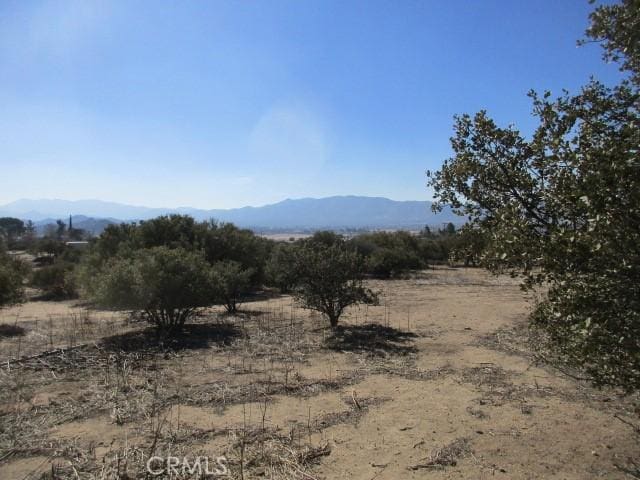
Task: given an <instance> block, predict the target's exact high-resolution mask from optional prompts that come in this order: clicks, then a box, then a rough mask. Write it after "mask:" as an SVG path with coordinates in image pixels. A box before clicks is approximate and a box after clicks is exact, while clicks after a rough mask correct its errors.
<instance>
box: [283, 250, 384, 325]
mask: <svg viewBox="0 0 640 480" xmlns="http://www.w3.org/2000/svg"><path fill="white" fill-rule="evenodd" d="M363 271H364V259H363V257H362V256H361V255H359V254H358V253H357V252H355V251H354V250H353V249H351V248H348V246H347V245H346V244H345V242H343V241H340V242H336V243H334V244H332V245H326V244H324V243H320V242H306V243H305V244H303V245H302V246H301V247H300V248H299V249H298V250H297V252H296V274H297V277H298V282H297V283H298V285H297V287H296V289H295V291H294V296H295V298H296V299H297V300H298V302H299V303H300V304H301V305H302V306H303V307H304V308H308V309H310V310H316V311H318V312H320V313H322V314H323V315H324V316H325V317H326V318H327V319H328V320H329V323H330V325H331V328H334V329H335V328H336V327H337V326H338V320H339V318H340V316H341V315H342V313H343V312H344V310H345V309H346V308H347V307H349V306H351V305H355V304H358V303H366V304H377V302H378V296H377V294H376V293H375V292H373V291H371V290H370V289H368V288H365V287H364V285H363V281H362V277H363Z"/></svg>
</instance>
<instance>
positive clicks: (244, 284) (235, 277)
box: [211, 260, 254, 313]
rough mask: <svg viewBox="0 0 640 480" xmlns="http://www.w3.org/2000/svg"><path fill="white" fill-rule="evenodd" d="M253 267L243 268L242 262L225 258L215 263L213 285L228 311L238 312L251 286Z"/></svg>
mask: <svg viewBox="0 0 640 480" xmlns="http://www.w3.org/2000/svg"><path fill="white" fill-rule="evenodd" d="M253 273H254V272H253V270H252V269H251V268H248V269H243V268H242V265H241V264H240V262H236V261H233V260H225V261H222V262H218V263H216V264H214V265H213V267H212V269H211V275H212V285H213V288H214V290H215V292H216V294H217V296H218V298H219V299H220V300H221V301H222V303H223V305H224V307H225V308H226V310H227V312H228V313H236V312H237V311H238V305H239V304H240V300H241V299H242V296H243V295H245V294H246V293H247V291H248V290H249V287H250V286H251V277H252V275H253Z"/></svg>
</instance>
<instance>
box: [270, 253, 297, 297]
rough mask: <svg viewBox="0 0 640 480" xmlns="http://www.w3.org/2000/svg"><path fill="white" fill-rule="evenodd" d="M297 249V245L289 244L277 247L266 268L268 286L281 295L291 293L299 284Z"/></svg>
mask: <svg viewBox="0 0 640 480" xmlns="http://www.w3.org/2000/svg"><path fill="white" fill-rule="evenodd" d="M295 249H296V246H295V245H290V244H287V243H279V244H277V245H275V246H274V248H273V250H272V251H271V256H270V257H269V259H268V260H267V264H266V266H265V275H266V279H267V282H268V284H269V285H273V286H275V287H277V288H278V289H279V290H280V292H281V293H289V292H290V291H291V289H292V288H293V287H294V286H295V284H296V282H297V276H296V271H295V268H296V254H295Z"/></svg>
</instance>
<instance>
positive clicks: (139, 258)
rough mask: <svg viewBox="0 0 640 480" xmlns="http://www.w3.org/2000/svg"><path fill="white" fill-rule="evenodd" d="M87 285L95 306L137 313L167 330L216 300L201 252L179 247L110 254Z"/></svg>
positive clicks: (179, 325)
mask: <svg viewBox="0 0 640 480" xmlns="http://www.w3.org/2000/svg"><path fill="white" fill-rule="evenodd" d="M91 283H92V285H91V287H90V289H89V292H90V294H91V297H92V299H93V300H94V301H95V302H96V303H97V304H98V305H101V306H103V307H107V308H115V309H126V310H133V311H136V312H139V313H141V314H142V315H143V316H145V317H146V318H147V320H148V321H149V322H151V323H152V324H154V325H155V326H156V327H157V328H158V330H160V331H163V332H167V333H175V332H177V331H179V330H180V329H181V328H182V327H183V325H184V324H185V322H187V321H188V320H189V319H190V318H192V317H193V316H194V315H195V314H196V313H197V311H198V309H199V308H201V307H206V306H209V305H211V304H213V303H214V302H215V301H216V292H215V290H214V288H213V285H212V282H211V269H210V266H209V265H208V264H207V262H206V261H205V260H204V256H203V255H202V254H201V253H198V252H190V251H187V250H185V249H183V248H175V249H170V248H168V247H164V246H162V247H154V248H150V249H140V250H136V251H135V252H134V253H133V254H132V255H131V256H126V257H124V256H123V257H119V256H116V257H113V258H111V259H110V260H109V261H108V262H106V264H105V265H104V266H103V268H102V269H101V270H100V271H99V272H97V273H96V274H95V276H94V278H92V279H91Z"/></svg>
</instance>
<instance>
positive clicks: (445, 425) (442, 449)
mask: <svg viewBox="0 0 640 480" xmlns="http://www.w3.org/2000/svg"><path fill="white" fill-rule="evenodd" d="M374 287H376V288H381V289H382V290H384V291H385V296H384V299H383V304H382V305H381V306H380V307H369V308H366V307H361V308H355V309H352V310H350V311H349V312H348V313H347V316H346V317H345V319H344V322H343V326H342V328H340V329H339V330H338V331H335V332H331V331H330V330H329V329H327V328H326V326H325V324H324V323H323V322H322V320H321V319H320V318H319V317H318V316H317V315H313V314H310V313H309V312H307V311H304V310H300V309H298V308H297V307H296V306H295V305H294V304H293V303H292V302H291V300H290V299H289V298H286V297H285V298H280V299H278V298H275V299H263V300H259V301H256V302H252V303H248V304H246V305H245V311H244V312H243V313H241V314H238V315H236V316H228V315H225V314H223V313H222V312H220V311H218V310H215V309H214V310H211V311H207V312H204V313H203V315H202V316H201V317H199V318H198V319H197V321H196V322H195V323H194V324H192V325H190V326H188V328H187V329H186V330H185V332H184V334H183V335H181V336H178V337H176V338H172V339H167V338H159V337H157V336H156V334H155V332H154V331H153V330H150V329H148V328H146V326H145V325H143V324H140V323H138V322H134V321H131V320H130V319H129V318H128V317H127V316H126V315H121V314H115V313H112V312H99V311H89V310H86V309H83V308H82V307H80V306H77V305H75V304H73V303H71V302H59V303H47V302H31V303H29V304H27V305H25V306H24V307H22V308H16V309H12V310H8V311H4V312H3V313H2V317H1V318H0V325H2V327H1V328H0V332H4V331H6V332H9V334H2V333H0V357H1V358H2V363H1V364H0V477H1V478H9V479H11V478H20V479H28V478H32V479H34V478H50V479H54V478H55V479H74V480H78V479H82V480H85V479H116V478H118V479H119V478H141V477H144V476H145V475H146V473H145V468H146V467H145V463H146V460H147V459H148V458H149V457H150V456H152V455H154V454H158V455H167V454H171V455H173V456H178V457H182V456H186V457H188V458H195V457H197V456H198V455H204V456H211V455H214V456H224V457H225V458H226V459H227V461H228V466H229V469H230V472H229V476H228V478H238V479H250V478H270V479H320V478H337V477H347V476H348V477H351V478H373V477H375V478H379V479H383V478H389V479H391V478H420V476H421V475H423V474H424V470H425V469H427V470H431V471H433V473H434V474H437V471H438V470H443V469H446V470H447V471H449V470H455V471H456V472H457V475H458V476H461V477H467V478H478V477H480V476H482V474H484V473H486V472H494V473H500V469H505V471H507V472H509V474H510V475H511V478H526V476H527V475H530V473H531V472H535V476H537V477H543V476H545V475H546V473H545V472H546V470H548V469H549V468H551V469H555V470H554V471H555V472H556V473H558V472H560V473H571V472H579V475H578V477H579V478H589V477H594V478H595V477H597V476H603V475H604V476H606V477H607V478H623V476H624V475H628V473H625V472H624V471H623V470H624V469H625V468H626V469H628V470H629V471H633V468H634V466H633V462H630V461H628V460H627V458H633V455H631V453H630V452H632V451H634V448H636V447H637V444H634V443H633V442H634V440H632V439H633V438H635V437H634V436H633V435H634V431H633V428H631V427H630V426H629V425H627V424H625V423H623V422H618V421H615V420H613V421H614V424H615V429H613V430H612V427H611V421H612V420H611V419H612V415H613V414H616V415H619V416H620V418H623V419H626V420H627V421H628V422H630V423H631V424H632V425H636V422H635V420H634V418H637V417H636V416H637V414H636V413H634V409H637V408H638V406H639V405H640V403H638V399H637V398H636V397H624V398H623V397H621V396H619V395H618V393H617V392H614V391H595V390H593V389H591V388H590V387H588V386H587V385H584V384H582V383H580V382H575V381H573V380H571V379H567V378H566V377H564V376H562V375H559V374H558V373H557V372H555V371H553V370H548V369H545V368H540V367H539V366H536V365H535V364H534V363H533V361H534V360H535V358H534V357H533V356H532V354H530V350H527V348H528V347H527V345H526V339H523V337H522V334H523V333H522V332H523V331H522V319H523V316H522V313H518V312H525V311H526V304H525V303H524V301H523V300H522V297H521V296H520V294H519V293H517V287H516V286H513V287H512V289H511V290H510V289H509V288H511V287H509V283H508V282H507V281H506V280H505V281H502V280H501V281H494V280H491V278H490V277H486V276H484V274H481V273H479V272H476V271H462V270H448V269H443V270H441V271H439V270H436V271H431V272H425V273H424V274H422V275H420V276H419V278H414V279H407V280H401V281H389V282H375V285H374ZM497 287H499V288H497ZM461 299H463V300H461ZM505 302H506V303H505ZM505 305H507V307H508V308H507V307H505ZM497 306H501V307H500V308H503V309H505V308H506V310H505V311H504V312H503V311H500V310H499V309H497V308H498V307H497ZM47 309H50V310H51V311H47ZM509 309H510V310H509ZM11 332H18V333H16V334H14V333H11ZM568 421H571V422H572V423H570V424H569V426H568V427H567V428H569V430H568V431H567V430H563V429H562V428H564V427H562V428H561V426H562V425H564V424H566V423H567V422H568ZM563 422H564V423H563ZM523 425H524V426H523ZM587 426H588V427H587ZM537 429H540V431H539V435H540V437H536V436H535V435H538V434H537V433H535V432H537ZM478 432H480V433H478ZM578 432H579V433H578ZM612 432H614V433H615V434H614V433H612ZM549 436H551V437H552V438H554V440H555V441H556V442H560V443H562V444H563V447H562V448H565V449H569V450H571V451H574V452H578V451H581V450H580V449H583V450H584V449H588V451H587V453H586V454H585V455H587V456H586V457H585V456H582V457H579V459H576V460H567V459H562V458H561V457H560V456H557V457H554V455H560V454H559V453H550V452H548V451H547V450H545V448H546V443H547V442H546V441H543V440H542V439H543V438H549ZM538 438H539V439H540V440H537V439H538ZM512 439H516V440H513V441H514V442H515V443H510V442H511V440H512ZM525 441H526V442H528V443H526V448H527V449H528V450H527V451H529V450H531V451H533V452H538V454H539V455H546V456H547V457H545V458H550V459H554V458H557V459H558V463H557V465H556V464H552V465H551V467H538V466H536V465H532V464H528V465H526V466H525V467H521V466H520V467H519V466H518V465H520V463H519V462H521V459H522V452H521V451H520V450H518V449H519V448H520V447H519V445H520V444H519V443H517V442H525ZM563 442H564V443H563ZM598 442H600V443H598ZM603 442H606V445H608V446H609V447H610V448H609V447H601V446H599V445H600V444H604V443H603ZM592 444H593V446H591V445H592ZM587 445H588V446H587ZM523 448H525V447H523ZM423 449H424V450H423ZM603 449H604V450H603ZM591 450H593V451H595V452H596V453H597V454H598V455H601V456H599V457H595V456H594V455H592V454H591V453H590V452H591ZM496 452H500V453H496ZM616 455H617V456H616ZM378 457H382V459H380V458H378ZM591 460H593V461H591ZM595 460H597V462H595ZM549 461H550V460H549ZM501 462H502V463H501ZM496 465H497V466H496ZM599 465H602V468H600V467H599ZM372 468H373V469H374V470H373V471H371V469H372ZM543 468H544V469H543ZM421 472H422V473H421ZM483 472H484V473H483ZM603 472H604V473H603ZM565 476H569V475H568V474H567V475H565ZM165 477H167V476H166V475H165ZM578 477H577V478H578ZM159 478H163V477H162V476H160V477H159ZM167 478H168V477H167ZM172 478H192V476H190V475H185V476H183V477H180V476H178V477H175V476H173V477H172ZM193 478H195V477H193Z"/></svg>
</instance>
